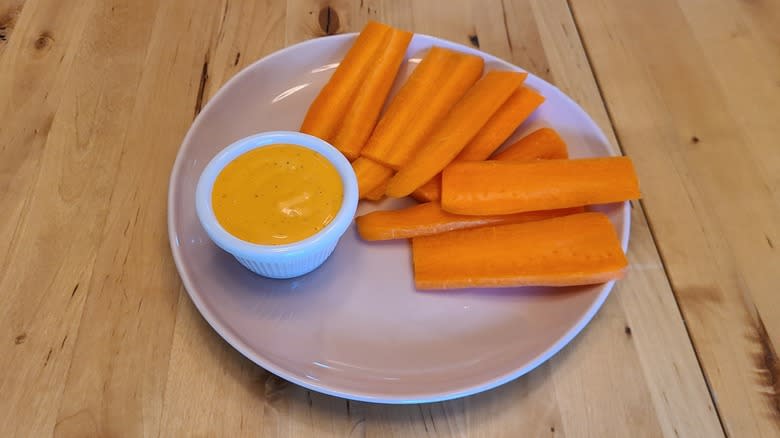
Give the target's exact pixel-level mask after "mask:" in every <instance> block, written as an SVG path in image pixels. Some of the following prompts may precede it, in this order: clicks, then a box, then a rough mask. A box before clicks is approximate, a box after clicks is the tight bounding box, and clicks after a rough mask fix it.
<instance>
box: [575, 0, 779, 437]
mask: <svg viewBox="0 0 780 438" xmlns="http://www.w3.org/2000/svg"><path fill="white" fill-rule="evenodd" d="M571 1H572V0H566V4H567V5H568V7H569V11H570V13H571V16H572V19H573V21H574V27H575V29H577V35H578V37H579V39H580V41H581V42H582V48H583V51H584V52H585V59H586V60H587V62H588V68H589V69H590V71H591V72H592V74H593V79H594V80H595V82H596V89H597V90H598V93H599V98H600V99H601V101H602V102H603V103H604V110H605V111H606V114H607V119H608V120H609V124H610V126H611V127H612V131H613V132H614V134H615V141H616V143H617V147H618V149H619V150H620V153H621V154H623V155H625V150H624V148H623V142H622V140H621V138H620V132H619V130H618V127H617V126H616V125H615V122H614V119H613V116H612V110H611V109H610V106H609V102H607V100H606V99H605V98H604V92H603V90H602V86H601V81H600V79H599V75H598V72H597V71H596V69H595V68H593V62H592V60H591V55H590V50H589V49H588V44H587V42H586V41H585V39H584V38H583V37H582V31H581V30H580V25H579V22H578V20H577V14H576V13H575V12H574V8H572V5H571ZM694 138H695V137H694ZM696 141H698V139H696ZM633 202H639V205H640V206H641V207H642V209H641V211H642V215H644V217H645V221H646V222H647V228H648V231H649V233H650V238H651V239H652V241H653V245H654V246H655V248H656V251H657V252H658V257H659V259H660V261H661V269H663V273H664V276H665V277H666V278H667V281H668V282H669V287H670V289H671V290H672V293H673V294H674V298H675V300H674V301H675V304H676V305H677V311H678V312H679V314H680V318H681V319H682V322H683V326H684V327H685V334H686V336H688V340H689V342H690V344H691V348H693V353H694V355H695V356H696V362H697V363H698V365H699V369H700V370H701V373H702V377H704V382H705V383H706V384H707V392H709V395H710V399H711V400H712V405H713V407H714V408H715V415H717V417H718V422H719V423H720V427H721V429H722V430H723V434H724V435H725V436H728V435H729V434H728V431H727V430H726V425H725V424H724V422H723V417H722V416H721V412H720V406H719V405H718V403H717V400H716V398H715V393H714V392H713V388H712V384H711V383H710V379H709V377H708V376H707V373H706V372H705V371H704V366H703V364H702V361H701V356H700V354H699V351H698V349H697V347H696V344H695V343H694V342H693V337H692V336H691V331H690V328H689V327H688V322H687V321H686V319H685V314H684V313H683V311H682V308H681V307H680V300H679V297H678V294H677V289H676V288H675V286H674V283H672V280H671V278H670V277H669V270H668V268H667V262H666V258H665V257H664V254H663V252H662V251H661V250H660V247H659V246H658V238H657V236H656V231H655V229H654V227H653V223H652V221H651V220H650V218H649V217H648V215H647V213H646V211H647V208H646V206H645V204H644V201H643V200H642V199H639V200H638V201H632V207H633ZM762 327H763V324H762ZM764 334H766V333H765V332H764ZM768 380H772V379H771V378H770V379H768ZM774 386H776V385H774Z"/></svg>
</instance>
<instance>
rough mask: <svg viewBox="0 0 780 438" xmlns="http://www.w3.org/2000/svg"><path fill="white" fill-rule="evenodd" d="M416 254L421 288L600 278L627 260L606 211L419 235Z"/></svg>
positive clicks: (613, 274)
mask: <svg viewBox="0 0 780 438" xmlns="http://www.w3.org/2000/svg"><path fill="white" fill-rule="evenodd" d="M412 255H413V261H414V281H415V285H416V286H417V288H418V289H455V288H467V287H513V286H574V285H585V284H597V283H603V282H606V281H609V280H614V279H617V278H620V277H622V275H623V273H624V271H625V269H626V267H627V266H628V261H627V260H626V256H625V254H623V250H622V248H621V246H620V241H619V240H618V237H617V234H616V233H615V229H614V228H613V227H612V224H611V223H610V222H609V219H608V218H607V216H606V215H604V214H603V213H581V214H574V215H570V216H563V217H557V218H553V219H547V220H542V221H535V222H526V223H521V224H511V225H497V226H488V227H483V228H476V229H471V230H458V231H452V232H449V233H444V234H436V235H433V236H423V237H415V238H414V239H412Z"/></svg>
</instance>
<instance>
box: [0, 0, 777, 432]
mask: <svg viewBox="0 0 780 438" xmlns="http://www.w3.org/2000/svg"><path fill="white" fill-rule="evenodd" d="M369 19H377V20H381V21H384V22H387V23H389V24H392V25H395V26H398V27H402V28H405V29H409V30H412V31H414V32H419V33H427V34H431V35H435V36H438V37H442V38H446V39H450V40H453V41H456V42H459V43H463V44H468V45H472V46H475V47H479V48H480V49H482V50H484V51H486V52H489V53H491V54H494V55H496V56H499V57H501V58H504V59H506V60H508V61H510V62H512V63H514V64H516V65H519V66H522V67H524V68H526V69H528V70H529V71H531V72H532V73H534V74H537V75H538V76H541V77H542V78H544V79H546V80H548V81H550V82H552V83H553V84H555V85H557V86H558V87H560V88H561V89H562V90H563V91H564V92H566V93H567V94H569V95H570V96H572V97H573V98H574V99H575V100H576V101H577V102H578V103H580V104H581V105H582V106H583V107H584V108H585V110H586V111H587V112H588V113H589V114H590V115H591V116H592V117H593V118H594V120H596V122H597V123H598V124H599V125H600V126H601V128H602V129H603V130H604V132H605V133H607V135H608V137H609V138H610V141H611V142H612V145H613V147H614V148H615V151H622V152H623V153H625V154H627V155H629V156H631V157H632V158H633V160H634V163H635V165H636V167H637V170H638V172H639V176H640V180H641V181H642V185H643V195H644V197H643V200H642V201H641V202H638V203H635V204H634V205H633V207H634V208H633V209H632V231H631V243H630V251H629V259H630V261H631V267H632V268H631V271H630V273H629V275H628V276H627V277H626V278H625V279H624V280H622V281H621V282H619V283H618V285H617V287H616V288H615V289H614V291H613V293H612V295H611V296H610V298H609V299H608V300H607V302H606V304H605V305H604V307H603V308H602V309H601V310H600V311H599V313H598V315H597V316H596V318H595V319H594V320H593V322H592V323H591V324H590V325H589V326H588V327H587V328H586V330H584V331H583V332H582V334H580V335H579V336H578V337H577V338H576V339H575V340H574V341H573V342H572V343H571V344H570V345H569V346H567V347H566V348H565V349H564V350H563V351H562V352H561V353H559V354H558V355H556V356H554V357H553V358H552V359H551V360H549V361H548V362H547V363H545V364H544V365H542V366H541V367H539V368H537V369H536V370H534V371H533V372H531V373H530V374H528V375H526V376H524V377H521V378H520V379H517V380H516V381H513V382H511V383H509V384H506V385H504V386H501V387H499V388H496V389H494V390H491V391H488V392H485V393H482V394H477V395H474V396H471V397H467V398H462V399H457V400H452V401H448V402H440V403H432V404H421V405H407V406H388V405H376V404H369V403H360V402H351V401H347V400H344V399H339V398H335V397H330V396H325V395H321V394H317V393H313V392H311V391H308V390H306V389H303V388H301V387H298V386H296V385H293V384H290V383H287V382H285V381H284V380H282V379H280V378H278V377H275V376H273V375H271V374H269V373H267V372H266V371H264V370H263V369H261V368H259V367H257V366H255V365H254V364H253V363H251V362H250V361H249V360H247V359H245V358H244V357H243V356H241V355H240V354H239V353H238V352H236V351H235V350H233V349H232V348H231V347H229V346H228V345H227V344H226V343H225V342H224V341H223V340H222V339H221V338H220V337H219V336H218V335H217V334H216V333H215V332H214V331H213V330H212V329H211V328H210V327H209V326H208V325H207V324H206V323H205V321H204V320H203V319H202V318H201V316H200V315H199V314H198V313H197V311H196V310H195V307H194V306H193V304H192V302H191V301H190V299H189V297H188V296H187V295H186V292H185V291H184V290H183V287H182V285H181V281H180V280H179V277H178V274H177V272H176V269H175V267H174V264H173V260H172V257H171V254H170V250H169V247H168V236H167V228H166V197H167V184H168V178H169V174H170V171H171V168H172V165H173V161H174V158H175V156H176V153H177V151H178V147H179V145H180V144H181V141H182V139H183V137H184V134H185V133H186V131H187V129H188V128H189V125H190V124H191V123H192V120H193V118H194V117H195V116H196V115H197V113H198V112H199V111H200V109H201V108H202V107H203V105H204V104H205V103H206V102H207V101H208V99H209V98H210V97H211V96H213V95H214V93H215V92H216V91H217V90H218V89H219V87H220V86H221V85H222V84H223V83H224V82H225V81H227V80H228V79H230V78H231V77H232V76H233V75H234V74H236V73H237V72H238V71H240V70H241V69H242V68H244V67H246V66H247V65H249V64H251V63H252V62H254V61H255V60H257V59H259V58H261V57H262V56H264V55H266V54H269V53H271V52H274V51H276V50H279V49H281V48H284V47H285V46H287V45H290V44H293V43H296V42H300V41H304V40H307V39H310V38H317V37H321V36H324V35H328V34H336V33H344V32H352V31H356V30H359V29H360V28H361V27H362V25H363V24H364V23H365V22H366V21H367V20H369ZM779 29H780V3H778V2H775V1H771V0H757V1H750V2H746V1H739V0H723V1H721V2H717V3H711V2H704V1H701V0H661V1H658V2H652V3H651V2H642V1H640V0H632V1H618V0H593V1H591V0H572V1H571V2H569V3H567V2H566V1H565V0H504V1H499V0H489V1H478V0H451V1H447V0H435V1H424V0H416V1H415V0H398V1H378V0H334V1H324V0H322V1H312V0H287V1H283V0H265V1H256V0H188V1H184V0H178V1H174V0H171V1H161V0H133V1H131V0H83V1H78V2H75V1H74V2H66V1H62V0H0V121H1V122H0V207H2V211H3V214H0V370H2V371H0V436H2V437H12V436H24V437H26V436H52V435H55V436H62V437H71V436H73V437H83V436H101V437H102V436H111V437H113V436H290V437H300V436H371V437H373V436H399V437H410V436H453V435H454V436H484V437H496V436H507V437H516V436H529V437H537V436H566V437H580V436H582V437H611V436H616V437H617V436H621V437H622V436H632V437H640V436H648V437H655V436H666V437H717V436H723V435H728V436H740V437H741V436H745V437H772V436H780V363H778V358H777V354H776V347H775V346H776V345H777V344H778V342H779V341H780V294H778V286H777V285H778V284H780V269H779V268H780V255H778V248H780V208H778V205H780V204H779V202H780V195H779V191H778V185H780V143H778V140H777V138H778V134H780V127H779V126H778V114H780V77H779V76H778V72H779V71H780V51H778V47H779V46H780V30H779ZM659 253H660V255H659Z"/></svg>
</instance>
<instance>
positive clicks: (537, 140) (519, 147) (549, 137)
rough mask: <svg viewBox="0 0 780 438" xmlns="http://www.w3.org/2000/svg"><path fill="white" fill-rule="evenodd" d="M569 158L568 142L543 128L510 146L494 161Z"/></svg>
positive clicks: (550, 130)
mask: <svg viewBox="0 0 780 438" xmlns="http://www.w3.org/2000/svg"><path fill="white" fill-rule="evenodd" d="M562 158H569V151H568V149H567V148H566V142H565V141H563V139H562V138H561V136H559V135H558V133H557V132H555V130H554V129H551V128H541V129H537V130H536V131H534V132H532V133H530V134H528V135H526V136H525V137H523V138H521V139H520V140H518V141H517V142H516V143H514V144H512V145H511V146H508V147H507V148H506V149H504V150H503V151H501V153H499V154H498V155H496V156H495V157H493V159H494V160H505V161H533V160H538V159H543V160H555V159H562Z"/></svg>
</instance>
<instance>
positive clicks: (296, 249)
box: [195, 131, 358, 278]
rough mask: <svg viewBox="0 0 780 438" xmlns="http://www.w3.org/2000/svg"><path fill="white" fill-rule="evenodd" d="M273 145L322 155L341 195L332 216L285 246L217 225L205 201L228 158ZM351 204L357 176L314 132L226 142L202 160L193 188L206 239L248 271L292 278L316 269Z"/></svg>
mask: <svg viewBox="0 0 780 438" xmlns="http://www.w3.org/2000/svg"><path fill="white" fill-rule="evenodd" d="M274 144H294V145H298V146H302V147H305V148H308V149H311V150H313V151H315V152H318V153H319V154H321V155H322V156H324V157H325V158H326V159H327V160H328V161H329V162H330V163H331V164H332V165H333V166H334V167H335V168H336V170H337V171H338V173H339V175H340V176H341V183H342V185H343V187H344V190H343V192H344V197H343V199H342V201H341V208H339V211H338V213H337V214H336V217H335V218H334V219H333V220H332V221H331V222H330V223H329V224H328V225H327V226H325V228H323V229H322V230H320V231H319V232H317V234H314V235H313V236H311V237H308V238H306V239H304V240H301V241H299V242H295V243H290V244H285V245H258V244H255V243H250V242H247V241H244V240H241V239H239V238H237V237H235V236H233V235H232V234H230V233H228V232H227V231H226V230H225V229H224V228H223V227H222V226H221V225H220V224H219V222H218V221H217V217H216V216H215V215H214V209H213V208H212V205H211V192H212V189H213V187H214V181H215V180H216V178H217V175H219V173H220V172H221V171H222V169H224V168H225V166H226V165H227V164H228V163H230V162H231V161H233V160H234V159H236V158H237V157H238V156H239V155H241V154H243V153H246V152H248V151H250V150H252V149H255V148H261V147H264V146H269V145H274ZM357 203H358V186H357V178H356V177H355V172H353V170H352V166H351V165H350V164H349V161H347V159H346V158H344V156H343V155H342V154H341V152H339V151H338V150H336V148H334V147H333V146H331V145H330V144H328V143H327V142H325V141H323V140H320V139H319V138H317V137H313V136H311V135H307V134H302V133H300V132H292V131H272V132H265V133H261V134H256V135H252V136H250V137H246V138H243V139H241V140H238V141H237V142H235V143H233V144H231V145H230V146H228V147H226V148H225V149H224V150H222V151H221V152H220V153H219V154H217V156H216V157H214V159H212V160H211V162H209V164H208V165H206V168H205V169H204V170H203V173H202V174H201V175H200V179H199V180H198V187H197V188H196V192H195V208H196V210H197V214H198V219H199V220H200V223H201V225H203V228H205V230H206V233H207V234H208V235H209V237H210V238H211V240H213V241H214V243H215V244H216V245H217V246H219V247H220V248H222V249H223V250H225V251H227V252H228V253H230V254H232V255H233V257H235V258H236V260H238V261H239V263H241V264H242V265H244V267H246V268H247V269H249V270H250V271H252V272H254V273H256V274H259V275H262V276H264V277H270V278H292V277H297V276H300V275H304V274H306V273H309V272H311V271H313V270H315V269H317V268H318V267H319V266H320V265H321V264H322V263H323V262H325V260H326V259H327V258H328V256H330V254H331V253H332V252H333V250H334V249H335V248H336V245H337V244H338V242H339V239H340V238H341V236H342V235H343V234H344V232H345V231H346V230H347V228H348V227H349V225H350V224H351V223H352V219H353V218H354V216H355V210H356V209H357Z"/></svg>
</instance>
